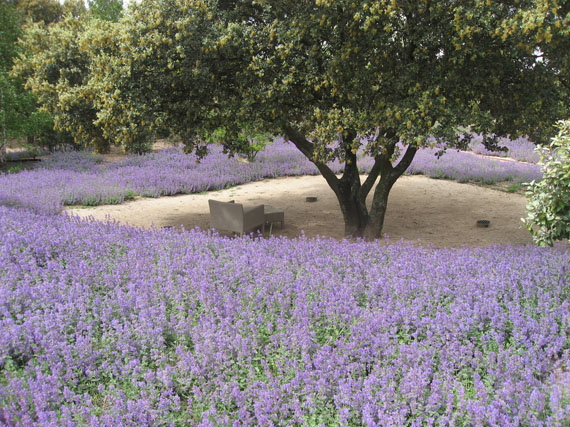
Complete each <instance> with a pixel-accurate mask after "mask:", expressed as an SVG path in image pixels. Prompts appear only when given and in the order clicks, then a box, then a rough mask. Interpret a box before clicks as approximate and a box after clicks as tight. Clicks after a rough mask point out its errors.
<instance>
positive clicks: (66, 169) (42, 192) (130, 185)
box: [0, 140, 541, 214]
mask: <svg viewBox="0 0 570 427" xmlns="http://www.w3.org/2000/svg"><path fill="white" fill-rule="evenodd" d="M435 151H436V150H432V149H423V150H420V152H419V153H418V154H417V155H416V158H415V159H414V162H413V163H412V165H411V167H410V168H409V170H408V173H412V174H424V175H427V176H431V177H434V178H447V179H454V180H457V181H460V182H479V183H484V184H493V183H497V182H508V183H512V184H520V183H522V182H528V181H531V180H533V179H540V177H541V172H540V167H539V166H538V165H535V164H522V163H518V162H512V161H510V162H507V161H501V160H498V159H497V160H496V159H492V158H481V157H478V156H475V155H473V154H472V153H466V152H457V151H449V152H448V153H446V154H445V155H444V156H443V157H441V158H440V159H437V157H436V156H435ZM330 166H331V168H332V169H333V170H334V171H336V172H340V171H341V170H342V166H341V165H340V164H339V163H334V164H331V165H330ZM371 167H372V161H371V159H370V158H366V157H364V156H361V159H360V168H361V172H362V173H366V172H368V171H369V170H370V168H371ZM317 173H318V171H317V169H316V167H315V166H314V165H313V164H311V163H310V162H309V161H308V160H307V159H306V158H305V157H304V156H303V155H302V154H301V153H300V152H299V151H298V150H297V149H296V148H295V147H294V146H293V145H292V144H291V143H287V142H284V141H282V140H276V141H275V142H274V143H273V145H269V146H268V147H266V149H265V150H264V151H263V152H261V153H259V155H258V156H257V159H256V161H255V162H252V163H247V162H243V161H239V159H237V158H232V159H228V158H227V156H226V155H224V154H223V153H222V152H221V150H219V149H213V150H212V152H211V154H209V155H208V156H207V157H206V158H205V159H203V160H202V161H201V162H200V163H197V159H196V157H195V156H193V155H186V154H183V152H182V150H181V149H180V148H170V149H164V150H160V151H158V152H155V153H152V154H148V155H144V156H136V155H132V156H127V157H125V159H124V160H122V161H119V162H115V163H108V162H104V161H103V157H101V156H97V155H94V154H92V153H88V152H69V153H56V154H54V155H52V156H51V157H50V158H48V159H47V160H46V161H44V162H42V163H41V167H39V168H38V169H35V170H28V171H21V172H19V173H16V174H0V204H4V205H15V206H20V207H26V208H31V209H34V210H35V211H37V212H44V213H52V214H53V213H58V212H60V211H61V210H62V209H63V207H64V206H65V205H86V206H93V205H100V204H117V203H122V202H123V201H125V200H129V199H132V198H134V197H135V196H143V197H159V196H165V195H174V194H184V193H199V192H203V191H210V190H216V189H220V188H226V187H229V186H234V185H238V184H243V183H247V182H251V181H256V180H261V179H264V178H272V177H280V176H291V175H315V174H317Z"/></svg>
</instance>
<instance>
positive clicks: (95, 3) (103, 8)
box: [87, 0, 123, 22]
mask: <svg viewBox="0 0 570 427" xmlns="http://www.w3.org/2000/svg"><path fill="white" fill-rule="evenodd" d="M87 4H88V5H89V13H90V14H91V16H93V17H95V18H98V19H102V20H104V21H112V22H117V21H119V19H120V18H121V15H122V14H123V2H122V0H88V1H87Z"/></svg>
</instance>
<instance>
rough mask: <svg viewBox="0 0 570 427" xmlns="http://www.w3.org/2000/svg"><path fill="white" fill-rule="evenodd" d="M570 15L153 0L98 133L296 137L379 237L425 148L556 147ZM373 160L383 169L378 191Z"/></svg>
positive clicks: (486, 7) (534, 9) (491, 5)
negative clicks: (363, 168)
mask: <svg viewBox="0 0 570 427" xmlns="http://www.w3.org/2000/svg"><path fill="white" fill-rule="evenodd" d="M567 9H568V6H564V7H562V6H561V7H557V4H556V2H535V1H520V2H517V3H515V4H513V3H512V2H507V1H498V2H486V3H485V2H481V1H466V2H460V3H458V2H455V1H451V0H437V1H436V0H426V1H420V2H409V1H403V0H401V1H397V0H393V1H390V2H387V1H382V2H365V1H352V0H350V1H348V0H317V1H305V2H298V1H272V0H263V1H247V0H246V1H239V2H237V1H233V2H232V1H224V2H223V3H218V2H217V1H214V0H202V1H188V0H161V1H150V0H147V1H144V0H143V1H142V2H141V3H140V4H137V5H134V6H133V8H132V10H131V11H130V12H129V14H128V15H127V17H126V19H125V21H124V22H123V23H124V25H125V30H124V33H122V34H121V36H120V37H121V39H120V42H119V45H120V46H121V47H120V49H119V56H118V57H116V58H115V59H114V61H113V66H112V67H111V70H110V71H108V70H107V71H105V72H104V73H103V74H102V77H101V80H105V79H107V81H108V83H111V82H112V85H110V86H107V94H106V95H105V96H104V97H102V98H100V99H102V100H103V101H102V102H103V103H104V104H101V105H100V107H99V123H100V126H101V127H102V128H103V129H104V130H105V133H106V135H107V137H110V135H111V134H113V132H114V133H115V135H116V137H117V138H118V139H123V140H125V141H126V140H128V139H129V138H131V137H130V136H129V132H130V129H132V130H136V132H138V133H139V134H141V130H140V129H141V127H142V128H145V129H148V131H152V129H153V127H155V128H156V126H165V127H167V128H169V129H173V130H174V131H176V133H177V134H179V135H181V136H182V137H183V139H184V142H185V144H186V145H187V147H188V148H189V149H194V148H198V150H199V151H202V150H201V149H202V148H203V144H204V143H205V142H208V141H211V140H212V138H213V137H218V138H219V139H221V142H222V143H223V144H224V147H225V148H226V149H227V150H228V151H230V152H234V151H237V150H239V148H240V144H241V142H239V141H243V140H244V138H243V137H244V135H245V136H247V135H252V134H255V133H259V132H272V133H274V134H284V135H285V136H286V137H287V138H288V139H290V140H291V141H292V142H293V143H294V144H295V145H296V146H297V148H298V149H299V150H300V151H301V152H302V153H303V154H305V155H306V156H307V158H309V159H310V160H311V161H312V162H314V164H315V165H316V167H317V168H318V169H319V171H320V172H321V174H322V175H323V176H324V177H325V179H326V180H327V182H328V184H329V185H330V187H331V188H332V189H333V191H334V192H335V194H336V196H337V198H338V200H339V204H340V207H341V210H342V212H343V216H344V222H345V232H346V234H348V235H354V236H360V235H364V236H367V237H378V236H380V235H381V231H382V226H383V222H384V216H385V213H386V208H387V202H388V195H389V192H390V190H391V188H392V186H393V185H394V183H395V182H396V180H397V179H398V178H399V177H400V176H401V175H402V174H403V173H404V172H405V170H406V169H407V167H408V166H409V164H410V163H411V161H412V159H413V158H414V155H415V153H416V151H417V149H418V148H419V147H422V146H426V145H432V146H435V145H438V146H440V147H442V149H445V148H450V147H461V146H464V145H465V144H467V143H468V141H469V138H468V135H467V137H463V138H461V137H459V138H458V137H456V136H457V135H458V133H459V132H460V131H461V129H464V127H465V126H469V128H470V130H471V131H473V132H477V133H482V134H484V135H491V136H488V137H485V144H486V145H487V146H488V147H490V148H493V147H496V141H497V139H496V138H497V137H499V136H511V137H517V136H519V135H521V134H527V135H529V136H530V137H531V138H532V139H533V140H535V141H537V142H540V141H545V140H547V139H548V138H549V137H550V136H551V134H552V132H553V130H552V126H551V124H552V123H554V121H556V120H557V119H559V118H562V116H563V115H564V114H566V111H567V107H568V105H567V100H568V98H567V95H568V93H567V90H566V89H565V87H566V86H565V82H564V80H565V78H566V76H567V75H568V72H567V69H566V67H567V63H564V62H561V61H559V60H554V59H553V60H551V59H550V58H549V57H548V56H549V55H551V54H552V55H554V53H556V52H559V51H560V48H553V50H552V51H551V50H550V49H549V48H550V46H551V45H552V46H553V43H554V42H553V41H554V40H555V39H554V38H549V37H548V36H545V34H548V33H547V30H548V29H549V28H551V33H552V34H554V29H555V28H557V25H560V26H565V27H566V28H568V26H569V24H570V18H569V15H568V10H567ZM545 14H546V16H548V19H546V20H545V19H542V17H543V16H544V15H545ZM528 20H538V21H540V22H541V23H540V28H542V29H541V30H540V32H539V31H534V30H531V29H529V28H530V27H525V26H524V25H520V24H518V25H517V23H521V22H527V21H528ZM540 34H542V37H540ZM556 34H558V38H557V39H556V40H558V41H559V42H560V43H561V44H562V45H563V44H564V43H567V42H566V40H567V37H566V35H565V34H563V33H562V32H560V31H559V32H558V33H556ZM105 73H106V74H105ZM109 73H111V74H112V75H113V77H112V78H110V77H109V76H110V74H109ZM125 123H130V126H129V127H128V128H125ZM118 129H120V132H118V131H117V130H118ZM117 132H118V133H117ZM131 139H132V138H131ZM236 141H238V142H237V143H236ZM359 149H360V150H363V151H365V152H366V153H368V154H369V155H371V156H372V157H373V158H374V159H375V163H374V166H373V168H372V170H371V171H370V173H369V175H368V176H367V177H366V178H365V179H364V181H362V180H361V177H360V171H359V169H358V164H357V152H358V150H359ZM400 150H401V151H402V152H403V154H402V155H401V153H399V151H400ZM334 158H337V159H339V160H340V161H342V162H344V165H345V167H344V172H343V174H342V176H341V177H337V176H336V175H335V174H334V173H333V172H332V171H331V170H330V168H329V167H328V166H327V162H328V161H330V160H332V159H334ZM377 181H378V182H377ZM375 184H377V185H376V188H375V190H374V196H373V201H372V205H371V207H370V211H369V210H368V207H367V205H366V196H367V195H368V194H369V192H370V191H371V190H372V188H373V187H374V185H375Z"/></svg>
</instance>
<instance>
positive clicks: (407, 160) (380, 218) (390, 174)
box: [364, 146, 417, 239]
mask: <svg viewBox="0 0 570 427" xmlns="http://www.w3.org/2000/svg"><path fill="white" fill-rule="evenodd" d="M392 152H393V149H392ZM416 152H417V148H415V147H412V146H408V148H407V149H406V153H405V154H404V157H402V160H400V162H399V163H398V164H397V165H396V166H395V167H393V166H392V163H391V162H390V160H389V157H384V158H383V159H382V161H381V168H380V169H381V171H380V181H379V182H378V185H376V189H375V190H374V198H373V199H372V206H371V208H370V220H369V221H368V224H367V226H366V229H365V230H364V237H365V238H367V239H378V238H380V237H382V229H383V228H384V219H385V217H386V210H387V208H388V196H389V195H390V190H391V189H392V186H393V185H394V184H395V183H396V181H397V180H398V178H400V176H402V174H403V173H404V172H405V171H406V169H408V167H409V166H410V164H411V163H412V160H413V159H414V156H415V155H416Z"/></svg>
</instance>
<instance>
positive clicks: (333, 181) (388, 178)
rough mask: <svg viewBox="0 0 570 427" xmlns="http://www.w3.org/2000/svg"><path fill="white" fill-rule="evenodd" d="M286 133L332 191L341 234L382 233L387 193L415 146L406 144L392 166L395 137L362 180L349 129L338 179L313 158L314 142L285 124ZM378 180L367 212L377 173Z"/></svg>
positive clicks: (414, 151) (345, 138)
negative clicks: (369, 194)
mask: <svg viewBox="0 0 570 427" xmlns="http://www.w3.org/2000/svg"><path fill="white" fill-rule="evenodd" d="M283 129H284V131H285V135H286V136H287V137H288V138H289V139H290V140H291V141H292V142H293V144H295V146H296V147H297V148H298V149H299V150H300V151H301V152H302V153H303V154H304V155H305V156H306V157H307V158H308V159H309V160H310V161H311V162H313V163H314V164H315V166H317V168H318V169H319V171H320V172H321V174H322V175H323V177H324V178H325V179H326V181H327V183H328V184H329V186H330V187H331V189H332V190H333V191H334V193H335V195H336V197H337V200H338V202H339V205H340V210H341V212H342V215H343V218H344V234H345V236H347V237H349V236H351V237H366V238H369V239H376V238H379V237H381V236H382V228H383V226H384V217H385V216H386V209H387V207H388V195H389V194H390V190H391V189H392V186H393V185H394V183H395V182H396V180H397V179H398V178H399V177H400V176H401V175H402V174H403V173H404V172H405V171H406V169H407V168H408V166H410V164H411V162H412V160H413V158H414V156H415V154H416V151H417V149H416V148H414V147H411V146H408V148H407V150H406V153H405V154H404V157H403V158H402V160H400V162H399V163H398V165H396V166H395V167H394V166H392V163H391V158H392V155H393V154H394V150H395V148H396V141H395V140H394V141H393V142H392V143H390V144H389V145H388V146H387V149H386V150H385V152H384V153H383V154H381V155H379V156H377V157H376V158H375V163H374V166H373V167H372V170H371V171H370V173H369V174H368V177H367V178H366V180H365V181H364V183H361V181H360V173H359V170H358V164H357V159H356V155H355V154H354V153H352V151H350V149H349V148H348V147H350V145H351V142H352V141H353V140H354V138H356V133H354V132H348V134H347V135H346V136H345V137H344V139H343V147H345V150H346V151H345V153H344V154H345V167H344V172H343V174H342V176H341V178H338V177H337V176H336V175H335V174H334V172H333V171H332V170H331V169H330V168H329V167H328V166H327V165H326V164H324V163H322V162H318V161H315V160H314V157H313V150H314V145H313V144H312V143H311V142H310V141H308V140H307V139H306V138H305V137H304V135H302V134H301V133H300V132H299V131H298V130H296V129H295V128H293V127H292V126H284V128H283ZM379 175H380V181H379V182H378V185H377V186H376V189H375V191H374V198H373V201H372V207H371V209H370V214H369V213H368V209H367V207H366V197H367V196H368V193H369V192H370V190H371V189H372V187H373V186H374V183H375V182H376V180H377V178H378V176H379Z"/></svg>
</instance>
